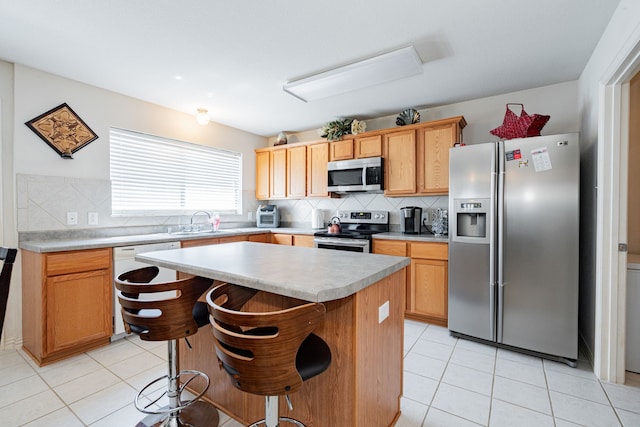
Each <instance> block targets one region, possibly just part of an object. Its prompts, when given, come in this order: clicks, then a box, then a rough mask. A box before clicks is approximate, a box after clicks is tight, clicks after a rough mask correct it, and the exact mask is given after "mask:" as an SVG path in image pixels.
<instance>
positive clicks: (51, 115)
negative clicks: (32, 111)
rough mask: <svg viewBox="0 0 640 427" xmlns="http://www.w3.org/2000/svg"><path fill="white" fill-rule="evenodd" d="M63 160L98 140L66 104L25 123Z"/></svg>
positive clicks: (70, 157) (71, 157)
mask: <svg viewBox="0 0 640 427" xmlns="http://www.w3.org/2000/svg"><path fill="white" fill-rule="evenodd" d="M25 125H27V126H28V127H29V128H30V129H31V130H32V131H34V132H35V134H36V135H38V136H39V137H40V138H41V139H42V140H43V141H44V142H46V143H47V144H48V145H49V146H50V147H51V148H53V149H54V150H55V151H56V153H58V154H60V156H61V157H62V158H63V159H73V153H75V152H76V151H78V150H79V149H81V148H82V147H84V146H85V145H88V144H89V143H90V142H92V141H95V140H96V139H98V135H96V134H95V133H94V132H93V131H92V130H91V128H89V126H87V124H86V123H85V122H84V121H82V119H81V118H80V117H78V115H77V114H76V113H75V111H73V110H72V109H71V107H69V106H68V105H67V104H66V103H63V104H60V105H58V106H57V107H55V108H53V109H51V110H49V111H47V112H46V113H44V114H41V115H39V116H38V117H36V118H34V119H31V120H29V121H28V122H26V123H25Z"/></svg>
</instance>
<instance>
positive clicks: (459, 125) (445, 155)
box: [256, 116, 467, 200]
mask: <svg viewBox="0 0 640 427" xmlns="http://www.w3.org/2000/svg"><path fill="white" fill-rule="evenodd" d="M466 125H467V122H466V121H465V119H464V117H462V116H457V117H452V118H449V119H442V120H435V121H432V122H426V123H416V124H413V125H407V126H402V127H397V128H391V129H381V130H376V131H371V132H365V133H362V134H358V135H348V136H347V137H345V139H343V140H341V141H331V142H325V141H319V142H310V143H298V144H291V145H287V146H278V147H268V148H260V149H257V150H256V199H258V200H268V199H285V198H289V199H299V198H304V197H330V196H332V193H329V192H328V191H327V162H330V161H336V160H350V159H360V158H366V157H380V156H381V157H383V158H384V186H385V189H384V194H385V196H390V197H393V196H420V195H443V194H448V192H449V149H450V148H451V147H453V146H454V145H455V144H457V143H461V142H462V129H463V128H464V127H465V126H466Z"/></svg>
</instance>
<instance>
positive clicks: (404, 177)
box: [384, 129, 416, 196]
mask: <svg viewBox="0 0 640 427" xmlns="http://www.w3.org/2000/svg"><path fill="white" fill-rule="evenodd" d="M415 192H416V131H415V130H414V129H408V130H402V131H399V132H391V133H388V134H385V135H384V194H385V195H387V196H396V195H398V196H400V195H407V194H414V193H415Z"/></svg>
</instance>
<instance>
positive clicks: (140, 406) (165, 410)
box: [133, 369, 210, 415]
mask: <svg viewBox="0 0 640 427" xmlns="http://www.w3.org/2000/svg"><path fill="white" fill-rule="evenodd" d="M186 375H191V378H189V379H188V380H187V381H186V382H184V384H182V385H181V386H180V388H179V389H178V390H176V392H177V393H178V400H179V402H180V405H179V406H176V407H170V406H165V407H162V408H159V409H153V410H152V409H148V408H149V406H151V405H153V404H154V403H156V402H157V401H158V400H160V399H162V397H164V396H165V395H167V393H168V391H169V390H166V389H165V390H164V392H163V393H162V394H161V395H160V396H159V397H158V398H157V399H155V400H154V401H152V402H151V403H148V404H146V405H143V402H141V401H140V398H141V397H142V396H143V395H144V393H145V391H146V390H147V389H149V388H150V387H152V386H153V385H154V384H156V383H157V382H158V381H162V380H164V379H166V380H170V378H169V375H163V376H161V377H158V378H156V379H155V380H153V381H151V382H150V383H149V384H147V385H146V386H144V387H143V388H142V390H140V391H139V392H138V394H137V395H136V398H135V400H134V401H133V403H134V405H135V407H136V409H137V410H138V411H140V412H143V413H145V414H156V415H157V414H170V413H173V412H178V411H181V410H183V409H185V408H187V407H188V406H189V405H192V404H193V403H195V402H197V401H198V400H199V399H200V398H201V397H202V396H204V394H205V393H206V392H207V390H208V389H209V383H210V381H209V376H208V375H207V374H205V373H204V372H200V371H194V370H190V369H186V370H184V371H180V372H178V375H176V379H179V378H180V376H186ZM198 377H199V378H203V379H204V380H205V381H206V382H207V383H206V385H205V386H204V388H203V390H202V391H201V392H200V394H198V395H197V396H195V397H194V398H193V399H188V400H182V399H180V395H182V391H183V390H184V388H185V387H186V386H187V385H188V384H189V383H190V382H191V381H193V380H194V379H196V378H198Z"/></svg>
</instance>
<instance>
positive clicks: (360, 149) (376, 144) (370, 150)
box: [354, 135, 382, 159]
mask: <svg viewBox="0 0 640 427" xmlns="http://www.w3.org/2000/svg"><path fill="white" fill-rule="evenodd" d="M354 148H355V151H356V152H355V157H356V159H361V158H364V157H380V156H382V136H381V135H373V136H365V137H362V138H356V139H355V146H354Z"/></svg>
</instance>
